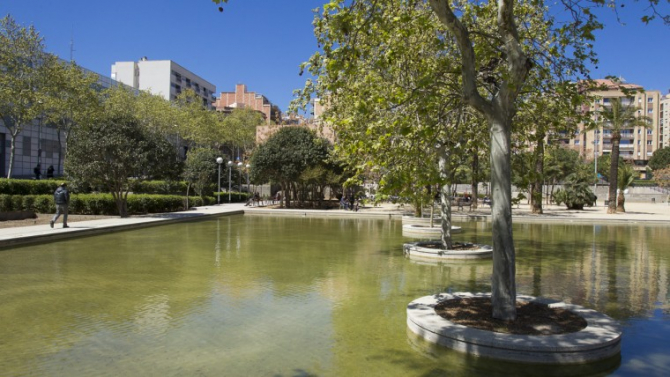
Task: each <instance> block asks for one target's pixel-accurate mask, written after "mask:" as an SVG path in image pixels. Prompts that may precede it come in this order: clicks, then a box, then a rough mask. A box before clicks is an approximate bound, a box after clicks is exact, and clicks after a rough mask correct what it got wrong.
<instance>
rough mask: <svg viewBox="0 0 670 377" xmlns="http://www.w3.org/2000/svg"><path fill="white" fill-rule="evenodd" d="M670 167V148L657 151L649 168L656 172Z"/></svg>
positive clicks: (650, 161) (650, 160) (651, 159)
mask: <svg viewBox="0 0 670 377" xmlns="http://www.w3.org/2000/svg"><path fill="white" fill-rule="evenodd" d="M668 166H670V147H665V148H661V149H657V150H655V151H654V154H653V155H652V156H651V158H650V159H649V167H650V168H652V169H654V170H660V169H665V168H667V167H668Z"/></svg>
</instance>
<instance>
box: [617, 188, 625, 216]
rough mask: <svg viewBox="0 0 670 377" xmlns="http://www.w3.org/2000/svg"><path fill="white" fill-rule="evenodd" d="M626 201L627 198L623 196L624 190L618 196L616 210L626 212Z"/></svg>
mask: <svg viewBox="0 0 670 377" xmlns="http://www.w3.org/2000/svg"><path fill="white" fill-rule="evenodd" d="M625 202H626V198H625V197H624V196H623V190H622V191H619V195H618V197H617V201H616V211H617V212H626V208H624V206H623V205H624V203H625Z"/></svg>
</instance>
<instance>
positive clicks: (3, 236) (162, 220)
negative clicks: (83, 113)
mask: <svg viewBox="0 0 670 377" xmlns="http://www.w3.org/2000/svg"><path fill="white" fill-rule="evenodd" d="M626 209H627V212H626V213H620V214H616V215H608V214H607V208H606V207H604V206H597V207H591V208H586V209H585V210H583V211H570V210H566V209H565V207H559V206H555V205H549V206H545V213H544V214H542V215H535V214H531V213H530V208H529V206H528V205H527V204H521V205H519V206H518V208H517V207H515V208H513V210H512V215H513V218H514V220H515V221H524V222H525V221H558V222H589V223H594V222H595V223H610V222H623V223H631V224H632V223H649V224H659V225H670V206H668V205H667V203H657V204H653V203H626ZM436 211H437V209H436ZM245 212H246V213H249V214H258V215H293V216H332V217H359V216H360V217H383V218H397V219H400V218H401V216H402V215H403V214H412V213H413V210H412V208H411V207H410V206H403V205H396V204H390V203H386V204H382V205H379V206H375V207H363V208H361V209H360V210H359V211H358V212H353V211H344V210H338V209H333V210H303V209H290V210H286V209H275V208H267V207H245V206H244V204H243V203H234V204H222V205H212V206H205V207H197V208H195V209H193V210H190V211H184V212H174V213H164V214H153V215H145V216H133V217H128V218H120V217H114V218H105V219H99V220H90V221H80V222H76V223H71V224H69V225H70V228H67V229H63V228H60V227H58V226H57V227H56V228H53V229H52V228H51V227H50V226H49V224H42V225H32V226H25V227H13V228H4V229H0V248H6V247H11V246H16V245H22V244H30V243H41V242H49V241H52V240H58V239H64V238H71V237H78V236H83V235H91V234H97V233H105V232H112V231H118V230H127V229H136V228H140V227H147V226H155V225H160V224H166V223H173V222H178V221H189V220H194V219H199V218H206V217H215V216H223V215H232V214H242V213H245ZM490 216H491V209H490V208H488V207H483V208H481V207H480V208H479V209H477V210H473V211H469V210H467V209H465V210H462V211H454V212H453V220H454V221H456V222H458V221H459V220H460V219H462V218H472V217H474V218H477V219H483V220H488V219H490Z"/></svg>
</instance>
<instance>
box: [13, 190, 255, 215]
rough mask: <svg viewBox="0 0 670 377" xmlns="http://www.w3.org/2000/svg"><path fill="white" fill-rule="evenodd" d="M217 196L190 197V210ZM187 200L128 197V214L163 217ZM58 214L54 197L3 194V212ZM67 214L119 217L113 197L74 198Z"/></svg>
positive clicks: (234, 196) (224, 198)
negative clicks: (158, 214)
mask: <svg viewBox="0 0 670 377" xmlns="http://www.w3.org/2000/svg"><path fill="white" fill-rule="evenodd" d="M248 198H249V194H248V193H244V192H243V193H239V192H235V193H231V201H232V202H242V201H246V200H247V199H248ZM216 202H217V197H216V195H214V196H207V197H205V198H204V199H202V198H200V197H198V196H191V197H189V200H188V205H189V207H198V206H203V205H209V204H215V203H216ZM227 202H228V193H227V192H226V193H221V203H227ZM185 207H186V197H184V196H178V195H146V194H133V195H128V213H129V214H130V215H139V214H145V213H163V212H178V211H183V210H184V208H185ZM55 210H56V205H55V204H54V200H53V195H51V194H49V195H4V194H0V211H2V212H9V211H35V212H37V213H51V212H54V211H55ZM68 212H69V213H71V214H77V215H118V210H117V207H116V202H115V201H114V198H113V197H112V195H111V194H73V195H71V196H70V206H69V208H68Z"/></svg>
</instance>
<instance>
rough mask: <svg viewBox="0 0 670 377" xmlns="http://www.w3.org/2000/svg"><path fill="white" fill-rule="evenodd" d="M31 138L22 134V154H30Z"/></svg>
mask: <svg viewBox="0 0 670 377" xmlns="http://www.w3.org/2000/svg"><path fill="white" fill-rule="evenodd" d="M32 151H33V149H32V140H31V139H30V136H24V137H23V155H24V156H30V155H31V154H32Z"/></svg>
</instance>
